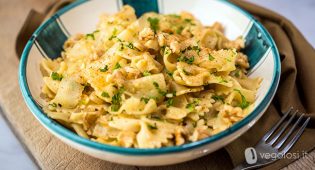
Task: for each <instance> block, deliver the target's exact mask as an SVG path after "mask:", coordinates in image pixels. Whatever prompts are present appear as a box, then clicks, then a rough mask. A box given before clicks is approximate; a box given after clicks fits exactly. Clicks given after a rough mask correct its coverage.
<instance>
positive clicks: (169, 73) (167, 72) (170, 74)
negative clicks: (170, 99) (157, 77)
mask: <svg viewBox="0 0 315 170" xmlns="http://www.w3.org/2000/svg"><path fill="white" fill-rule="evenodd" d="M165 72H166V74H167V75H169V76H170V77H173V73H172V72H170V71H168V70H166V71H165Z"/></svg>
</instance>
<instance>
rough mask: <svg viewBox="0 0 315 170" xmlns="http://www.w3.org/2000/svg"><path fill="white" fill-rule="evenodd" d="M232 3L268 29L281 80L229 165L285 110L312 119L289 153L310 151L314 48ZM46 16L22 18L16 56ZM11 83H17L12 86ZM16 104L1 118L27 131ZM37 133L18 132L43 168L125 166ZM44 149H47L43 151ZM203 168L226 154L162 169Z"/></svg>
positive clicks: (278, 21) (231, 148) (235, 145)
mask: <svg viewBox="0 0 315 170" xmlns="http://www.w3.org/2000/svg"><path fill="white" fill-rule="evenodd" d="M70 1H71V0H65V1H59V4H58V3H57V4H55V5H53V6H52V7H50V9H53V10H51V11H50V12H49V13H50V14H51V13H52V12H53V11H54V10H56V9H58V8H59V7H61V6H63V5H64V4H63V3H64V2H66V3H69V2H70ZM232 2H233V3H235V4H236V5H238V6H240V7H241V8H243V9H245V10H247V11H248V12H250V13H251V14H253V15H254V16H255V17H256V18H257V20H259V21H260V22H261V23H262V24H263V25H264V26H265V27H266V28H267V29H268V31H269V32H270V34H271V35H272V36H273V38H274V40H275V42H276V44H277V46H278V49H279V52H280V55H281V61H282V63H281V64H282V74H281V81H280V85H279V88H278V91H277V94H276V96H275V98H274V100H273V101H272V104H271V105H270V107H269V108H268V109H267V111H266V113H265V114H264V115H263V117H262V118H261V119H260V120H259V121H258V122H257V123H256V124H255V125H254V127H252V128H251V129H250V130H249V131H248V132H246V133H245V134H244V135H242V136H241V137H240V138H238V139H237V140H235V141H234V142H232V143H231V144H229V145H228V146H226V147H225V149H226V151H227V152H228V154H229V155H230V158H231V160H232V162H233V164H234V165H237V164H239V163H241V162H242V161H244V159H245V157H244V150H245V149H246V148H247V147H249V146H254V145H255V144H256V142H257V141H259V139H260V138H261V137H262V136H263V135H264V134H265V133H266V132H267V130H268V129H269V128H270V127H271V126H273V125H274V124H275V122H277V121H278V120H279V118H280V117H281V116H282V113H283V112H285V111H286V110H287V109H288V108H289V107H291V106H293V107H294V108H297V109H299V110H300V111H302V112H305V113H306V114H307V116H310V117H312V121H311V122H310V125H311V126H309V127H308V128H307V129H306V131H305V132H304V134H303V136H302V137H301V139H300V140H299V141H298V142H297V143H296V145H295V146H294V147H293V148H292V149H291V151H290V153H304V152H306V151H309V150H311V149H313V148H314V146H315V138H314V137H313V136H312V135H315V129H314V127H315V105H313V103H312V102H314V101H315V90H313V89H312V87H315V76H312V73H314V72H315V51H314V49H313V48H312V46H311V45H310V44H309V43H308V42H307V41H306V40H305V39H304V37H303V36H302V35H301V33H300V32H299V31H298V30H297V29H296V28H295V27H294V25H292V23H290V22H289V21H288V20H287V19H285V18H284V17H282V16H280V15H278V14H276V13H274V12H272V11H269V10H267V9H264V8H261V7H258V6H255V5H253V4H250V3H247V2H244V1H239V0H232ZM47 13H48V12H47ZM48 15H49V14H48ZM48 15H46V14H45V15H44V14H36V13H34V11H33V12H32V13H31V15H30V16H31V17H29V18H28V19H27V21H28V22H26V25H25V26H24V29H23V30H22V32H20V34H19V35H20V36H19V38H20V40H23V41H19V40H18V41H17V45H16V47H17V53H18V54H20V53H21V51H22V48H23V47H24V45H25V44H24V43H25V42H26V40H27V39H28V38H29V35H31V34H32V33H33V31H34V29H35V28H36V27H38V25H39V23H41V22H42V20H43V19H44V18H47V16H48ZM12 83H14V84H17V82H12ZM13 93H14V91H12V94H13ZM13 96H17V98H18V100H16V101H22V99H21V98H22V97H21V96H20V95H17V94H15V95H13ZM7 100H8V99H7ZM12 102H13V101H12ZM22 106H23V109H22V108H21V109H18V111H17V109H13V110H15V112H9V111H10V110H11V109H10V108H9V109H7V110H8V112H7V113H5V114H7V117H9V121H10V122H11V124H15V125H16V126H15V127H21V128H26V127H28V126H27V125H26V124H36V125H38V122H35V121H36V120H35V119H34V118H33V119H27V120H28V121H21V118H22V117H30V116H32V115H31V113H30V112H29V111H27V110H26V107H25V106H24V105H22ZM22 106H21V107H22ZM15 107H20V106H15ZM12 108H13V107H12ZM9 114H10V115H9ZM41 129H42V127H40V128H38V130H37V131H32V130H28V133H27V134H20V138H21V139H22V140H23V141H26V142H25V143H26V145H27V148H29V150H30V152H31V154H32V155H33V156H34V158H35V159H36V161H37V162H38V164H39V165H40V166H41V168H43V169H55V168H57V167H59V168H62V167H63V168H65V167H67V168H69V169H74V168H78V169H106V168H108V169H114V168H118V169H122V168H123V169H129V168H131V167H129V166H123V165H117V164H112V163H108V162H106V161H101V160H98V159H95V158H92V157H90V156H87V155H85V154H82V153H80V152H78V151H76V150H74V149H72V148H70V147H68V146H66V145H65V144H63V143H61V142H60V141H59V140H57V139H55V138H54V137H52V136H51V134H48V133H47V132H46V131H45V130H41ZM20 131H23V130H20ZM35 133H36V134H35ZM29 136H35V137H34V139H35V138H36V137H37V136H41V137H40V138H41V140H42V141H50V142H47V144H46V143H45V142H44V143H43V142H38V141H36V140H34V139H29V138H30V137H29ZM46 145H47V146H48V145H49V147H47V146H46ZM41 148H44V149H41ZM45 148H46V149H45ZM47 148H48V149H47ZM47 150H49V151H47ZM292 161H294V159H282V160H280V161H277V162H276V163H274V164H272V165H270V166H268V167H267V168H270V169H279V168H281V167H284V166H286V165H288V164H289V163H290V162H292ZM217 162H220V163H217ZM221 162H224V164H223V165H222V163H221ZM63 165H65V166H63ZM205 167H208V168H211V169H229V168H231V163H230V159H229V158H228V156H227V154H226V152H225V151H224V150H219V151H217V152H214V153H212V154H210V155H209V156H206V157H203V158H201V159H197V160H194V161H190V162H187V163H183V164H179V165H174V166H170V167H168V169H204V168H205ZM164 168H165V167H164Z"/></svg>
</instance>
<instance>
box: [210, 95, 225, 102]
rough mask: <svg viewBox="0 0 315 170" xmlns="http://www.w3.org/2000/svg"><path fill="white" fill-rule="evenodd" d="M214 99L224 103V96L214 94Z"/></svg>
mask: <svg viewBox="0 0 315 170" xmlns="http://www.w3.org/2000/svg"><path fill="white" fill-rule="evenodd" d="M212 99H213V100H215V101H222V102H223V103H224V97H223V96H220V95H214V96H212Z"/></svg>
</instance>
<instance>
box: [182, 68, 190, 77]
mask: <svg viewBox="0 0 315 170" xmlns="http://www.w3.org/2000/svg"><path fill="white" fill-rule="evenodd" d="M183 72H184V74H185V75H186V76H189V75H191V73H189V72H187V71H186V70H185V69H183Z"/></svg>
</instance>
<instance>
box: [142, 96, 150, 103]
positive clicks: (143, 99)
mask: <svg viewBox="0 0 315 170" xmlns="http://www.w3.org/2000/svg"><path fill="white" fill-rule="evenodd" d="M149 100H150V98H146V97H141V99H140V101H143V102H144V103H145V104H147V103H148V102H149Z"/></svg>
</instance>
